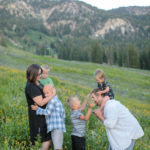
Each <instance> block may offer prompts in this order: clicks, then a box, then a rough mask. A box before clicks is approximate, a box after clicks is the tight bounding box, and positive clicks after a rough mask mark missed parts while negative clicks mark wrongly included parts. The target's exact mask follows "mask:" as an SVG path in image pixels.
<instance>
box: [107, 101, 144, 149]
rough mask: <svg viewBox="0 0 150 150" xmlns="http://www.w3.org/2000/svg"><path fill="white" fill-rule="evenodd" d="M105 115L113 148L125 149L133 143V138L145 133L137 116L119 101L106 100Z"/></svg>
mask: <svg viewBox="0 0 150 150" xmlns="http://www.w3.org/2000/svg"><path fill="white" fill-rule="evenodd" d="M104 117H105V120H104V125H105V127H106V132H107V136H108V140H109V143H110V145H111V147H112V149H113V150H124V149H126V148H127V147H128V146H129V145H130V144H131V141H132V139H137V138H140V137H141V136H143V135H144V132H143V130H142V128H141V126H140V125H139V123H138V121H137V120H136V118H135V117H134V116H133V115H132V114H131V113H130V111H129V110H128V109H127V108H126V107H125V106H124V105H122V104H121V103H120V102H119V101H116V100H108V101H107V102H106V104H105V106H104Z"/></svg>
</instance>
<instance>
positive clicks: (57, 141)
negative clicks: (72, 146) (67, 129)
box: [51, 129, 64, 150]
mask: <svg viewBox="0 0 150 150" xmlns="http://www.w3.org/2000/svg"><path fill="white" fill-rule="evenodd" d="M51 137H52V141H53V145H54V149H55V150H56V149H62V147H63V138H64V133H63V131H61V130H58V129H56V130H52V131H51Z"/></svg>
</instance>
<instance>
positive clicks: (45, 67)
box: [41, 64, 50, 71]
mask: <svg viewBox="0 0 150 150" xmlns="http://www.w3.org/2000/svg"><path fill="white" fill-rule="evenodd" d="M41 68H42V69H45V70H48V71H50V68H49V66H48V65H46V64H43V65H41Z"/></svg>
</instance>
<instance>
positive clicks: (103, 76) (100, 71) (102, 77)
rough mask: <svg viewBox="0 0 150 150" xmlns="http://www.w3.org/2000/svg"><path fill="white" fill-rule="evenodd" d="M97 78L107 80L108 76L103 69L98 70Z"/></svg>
mask: <svg viewBox="0 0 150 150" xmlns="http://www.w3.org/2000/svg"><path fill="white" fill-rule="evenodd" d="M95 77H98V78H99V79H104V80H105V79H106V76H105V74H104V71H103V70H101V69H97V70H96V72H95Z"/></svg>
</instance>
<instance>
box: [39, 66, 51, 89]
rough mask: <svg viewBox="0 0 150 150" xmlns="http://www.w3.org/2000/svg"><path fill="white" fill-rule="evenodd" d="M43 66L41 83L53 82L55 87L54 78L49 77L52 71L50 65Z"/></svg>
mask: <svg viewBox="0 0 150 150" xmlns="http://www.w3.org/2000/svg"><path fill="white" fill-rule="evenodd" d="M41 68H42V70H43V73H42V75H41V80H40V83H41V84H42V85H43V86H44V85H46V84H51V85H52V86H53V87H54V83H53V81H52V79H51V78H49V77H48V73H49V71H50V68H49V67H48V65H45V64H43V65H41Z"/></svg>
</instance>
